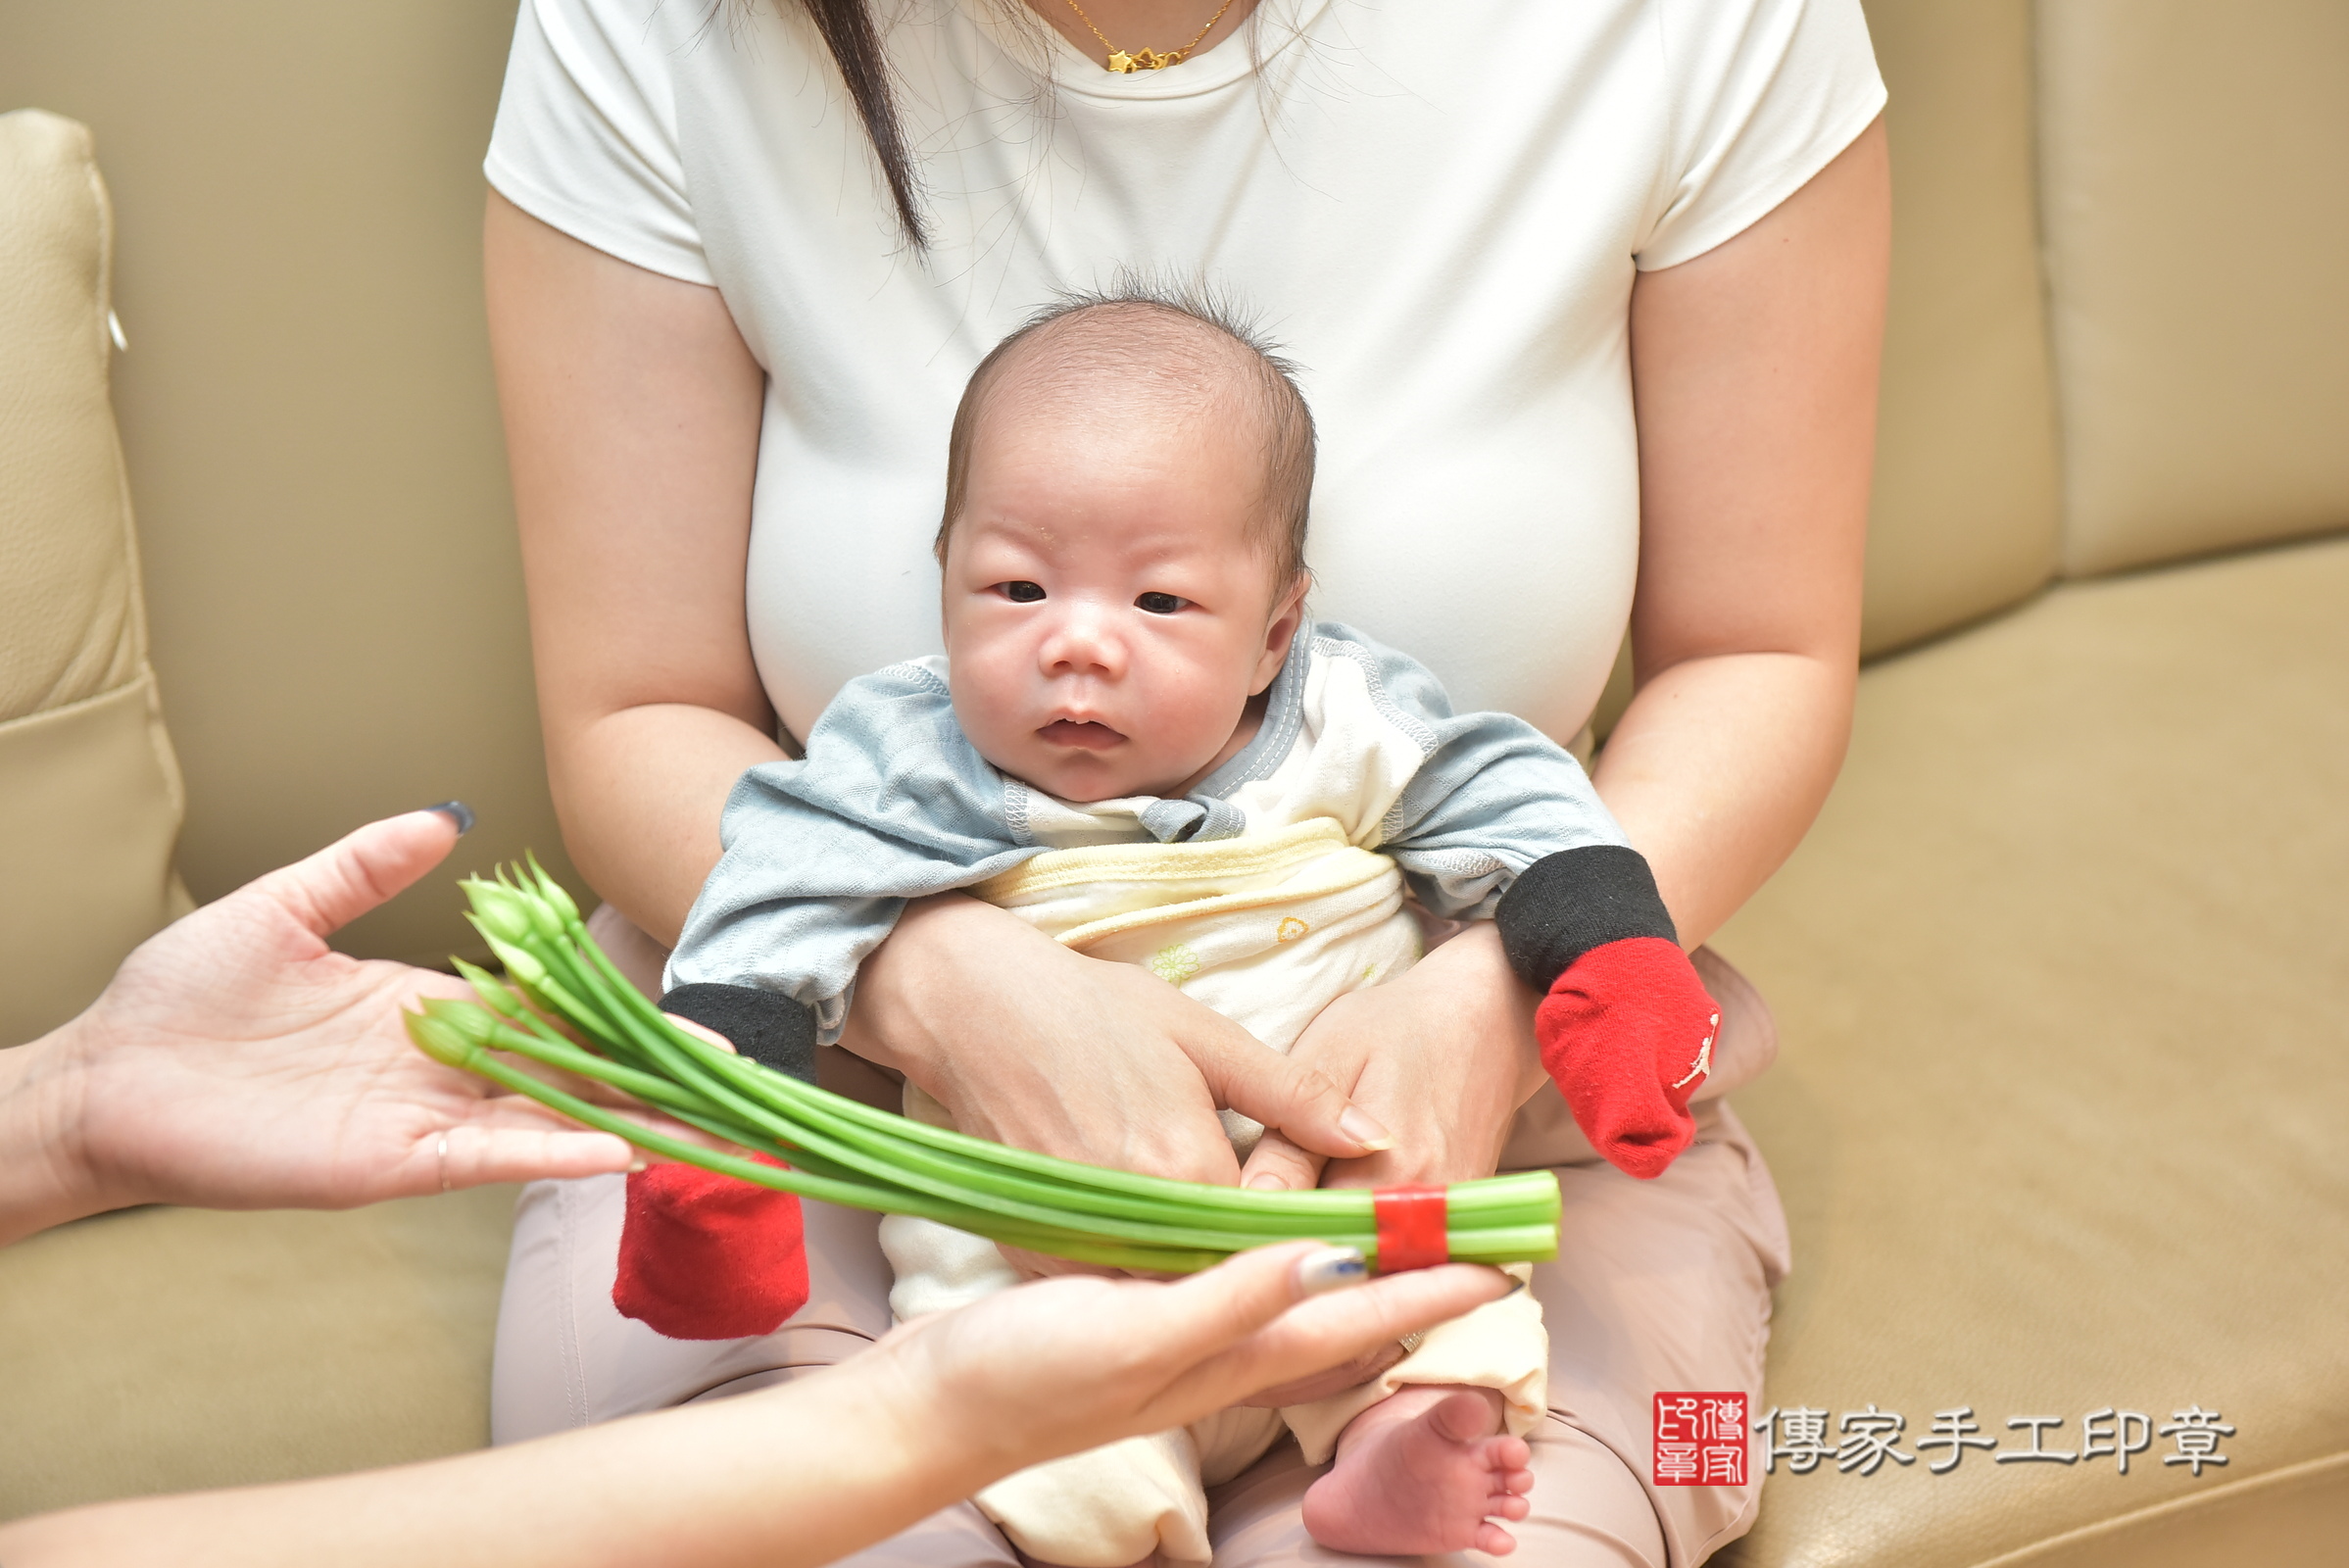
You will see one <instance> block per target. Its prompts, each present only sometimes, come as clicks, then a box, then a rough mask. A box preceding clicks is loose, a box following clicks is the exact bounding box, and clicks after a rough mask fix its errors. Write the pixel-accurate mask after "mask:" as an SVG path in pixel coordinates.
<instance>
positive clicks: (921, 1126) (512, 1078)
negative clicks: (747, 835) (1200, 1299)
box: [407, 858, 1558, 1274]
mask: <svg viewBox="0 0 2349 1568" xmlns="http://www.w3.org/2000/svg"><path fill="white" fill-rule="evenodd" d="M463 885H464V887H465V896H466V897H467V898H468V899H469V900H470V901H471V904H472V912H471V915H470V919H471V920H472V923H473V926H474V928H475V929H476V930H478V931H479V932H480V933H481V935H482V936H483V938H485V939H486V940H487V941H488V943H489V946H490V950H491V951H492V952H493V953H495V954H496V955H497V956H498V958H499V960H500V961H501V962H502V963H503V964H504V965H505V968H506V974H505V978H504V979H503V980H501V979H500V978H498V977H497V976H494V975H492V974H490V973H488V972H487V971H485V970H483V969H481V968H479V967H478V966H476V965H473V964H469V963H466V962H465V961H464V960H462V959H459V960H457V968H458V971H459V972H460V973H461V974H463V975H464V976H465V979H466V980H468V981H470V982H471V983H472V987H473V990H474V991H475V992H476V993H477V994H478V995H479V997H480V999H481V1000H480V1002H479V1003H478V1004H476V1003H470V1002H452V1001H447V1000H444V999H440V998H433V999H430V1000H427V1001H426V1002H425V1003H424V1004H423V1009H424V1010H423V1011H422V1012H420V1013H410V1014H408V1015H407V1021H408V1033H409V1035H410V1037H411V1038H412V1039H414V1040H415V1041H416V1045H417V1046H418V1047H420V1048H421V1049H422V1050H423V1052H424V1053H425V1054H427V1055H429V1056H431V1057H432V1058H433V1059H434V1060H436V1061H441V1062H445V1063H447V1064H448V1065H450V1066H452V1067H461V1068H463V1069H465V1071H467V1072H472V1073H478V1074H479V1075H480V1076H482V1077H484V1078H487V1079H489V1080H491V1081H492V1082H494V1083H497V1084H501V1085H503V1086H505V1087H506V1088H508V1089H510V1090H513V1091H514V1092H515V1093H517V1094H523V1095H527V1096H529V1097H530V1098H531V1099H532V1100H535V1101H537V1102H539V1103H541V1104H544V1105H548V1106H551V1107H552V1108H554V1109H555V1110H558V1111H561V1112H562V1113H563V1115H565V1116H568V1117H570V1118H571V1119H572V1120H574V1121H577V1122H580V1123H582V1124H584V1125H586V1126H589V1127H593V1128H596V1129H598V1130H600V1131H603V1132H609V1133H616V1134H617V1135H618V1136H620V1137H622V1138H624V1139H626V1140H627V1141H628V1142H629V1143H631V1144H634V1145H636V1146H637V1147H638V1148H640V1149H643V1150H645V1151H647V1152H651V1153H654V1154H658V1155H661V1157H663V1158H666V1159H674V1160H682V1161H684V1162H686V1163H688V1164H693V1165H699V1166H701V1167H702V1168H704V1169H705V1170H712V1171H718V1172H721V1173H723V1174H725V1175H728V1176H737V1177H740V1178H741V1179H742V1180H744V1181H747V1182H753V1183H756V1184H758V1185H759V1186H761V1187H768V1188H773V1189H776V1190H778V1191H781V1192H787V1193H797V1194H799V1195H800V1196H801V1197H803V1198H813V1199H819V1200H821V1201H824V1202H827V1203H842V1204H846V1205H848V1206H849V1207H852V1208H864V1209H873V1210H876V1211H878V1212H881V1213H885V1214H911V1215H916V1216H918V1217H920V1218H923V1219H933V1220H937V1221H939V1222H940V1223H942V1224H946V1225H952V1226H954V1228H956V1229H957V1230H964V1231H969V1232H971V1233H972V1234H974V1235H978V1236H984V1237H986V1238H988V1239H989V1240H990V1241H994V1242H999V1243H1002V1244H1003V1245H1004V1246H1007V1247H1021V1248H1026V1249H1028V1250H1031V1251H1038V1252H1050V1253H1052V1255H1054V1256H1056V1257H1065V1258H1070V1259H1073V1260H1075V1261H1078V1262H1084V1263H1098V1264H1102V1265H1106V1266H1109V1267H1113V1268H1131V1269H1151V1270H1157V1271H1161V1272H1165V1273H1172V1274H1187V1273H1192V1272H1195V1271H1197V1270H1199V1269H1202V1268H1207V1267H1210V1266H1211V1265H1213V1264H1215V1263H1218V1262H1220V1261H1222V1260H1223V1259H1224V1258H1226V1257H1229V1256H1230V1255H1231V1254H1232V1253H1234V1252H1237V1251H1241V1250H1245V1249H1248V1248H1250V1247H1260V1246H1263V1245H1265V1244H1266V1243H1269V1242H1281V1241H1293V1240H1298V1239H1310V1240H1315V1241H1322V1242H1330V1243H1335V1244H1338V1245H1342V1246H1346V1247H1353V1248H1358V1249H1360V1250H1361V1251H1362V1253H1363V1255H1364V1256H1365V1257H1367V1258H1369V1259H1371V1260H1372V1262H1373V1263H1374V1265H1375V1263H1376V1260H1377V1255H1378V1225H1377V1220H1376V1218H1375V1215H1374V1212H1373V1195H1372V1194H1371V1193H1370V1192H1369V1191H1368V1190H1366V1189H1361V1188H1340V1189H1322V1190H1318V1191H1314V1192H1264V1191H1259V1190H1255V1189H1244V1188H1239V1187H1214V1186H1207V1185H1204V1184H1201V1183H1197V1182H1180V1181H1169V1180H1166V1179H1165V1178H1163V1177H1157V1176H1142V1175H1136V1174H1134V1173H1133V1172H1130V1171H1120V1170H1108V1169H1104V1168H1102V1167H1100V1166H1096V1165H1083V1164H1078V1163H1075V1162H1073V1161H1070V1160H1065V1159H1055V1158H1053V1157H1052V1156H1051V1155H1049V1154H1039V1153H1034V1152H1030V1151H1028V1150H1024V1149H1012V1148H1009V1147H1007V1146H1005V1145H1002V1144H991V1143H988V1142H986V1141H984V1140H983V1139H977V1138H971V1137H968V1136H966V1135H964V1134H962V1133H957V1132H953V1131H949V1130H947V1129H945V1128H939V1127H932V1126H928V1125H926V1124H925V1123H922V1122H917V1121H912V1120H909V1119H908V1118H906V1117H904V1116H899V1115H893V1114H892V1113H890V1112H888V1111H884V1110H876V1109H874V1108H873V1107H871V1106H869V1105H866V1104H864V1103H861V1102H858V1101H854V1100H849V1099H846V1098H844V1097H842V1096H839V1095H835V1094H831V1093H829V1092H827V1091H825V1090H822V1089H818V1088H816V1087H814V1086H813V1085H810V1084H806V1083H803V1082H801V1081H800V1080H799V1079H797V1078H794V1077H792V1076H790V1075H789V1074H788V1073H782V1072H777V1071H775V1070H774V1069H772V1068H770V1067H767V1066H765V1065H763V1064H761V1063H759V1062H757V1061H753V1060H751V1059H750V1058H748V1057H745V1056H741V1055H737V1054H733V1053H730V1052H728V1051H726V1050H724V1049H722V1048H720V1047H718V1046H716V1045H714V1044H712V1043H711V1042H710V1041H709V1040H708V1039H705V1038H704V1037H702V1036H701V1035H698V1034H696V1033H694V1032H693V1031H692V1030H689V1029H686V1028H683V1027H681V1026H680V1025H679V1024H678V1023H677V1021H676V1020H675V1019H673V1018H671V1017H669V1016H668V1015H667V1014H665V1013H663V1012H662V1011H661V1009H660V1008H659V1007H658V1006H656V1005H654V1004H653V1003H652V1002H651V1001H650V1000H648V999H647V998H646V996H645V995H644V993H643V992H641V991H639V990H637V989H636V987H635V986H633V985H631V984H630V983H629V982H628V981H627V980H626V979H624V978H622V976H621V975H620V972H619V970H618V969H616V968H615V967H613V965H612V960H611V959H610V958H609V957H607V956H605V955H604V953H603V950H601V949H600V948H598V947H597V946H596V944H595V942H594V940H593V939H592V938H591V937H589V936H588V934H587V928H586V926H585V924H584V923H583V922H582V921H581V919H580V917H579V907H578V906H577V905H576V904H575V903H573V902H572V900H571V897H570V895H569V894H567V893H565V892H564V891H563V888H562V886H561V885H560V884H559V883H557V882H556V881H555V880H554V879H553V878H552V877H550V876H548V875H547V873H546V872H545V870H544V869H542V868H541V867H540V866H539V864H538V862H537V861H536V859H535V858H533V859H532V860H531V861H530V863H529V864H528V865H527V866H519V865H517V866H514V867H511V868H509V869H501V870H500V871H499V872H498V874H497V879H496V880H494V881H485V880H483V879H481V878H478V877H472V878H467V879H466V880H465V883H464V884H463ZM558 1023H560V1024H562V1025H563V1026H565V1027H566V1028H567V1029H568V1031H569V1033H568V1034H566V1033H564V1032H563V1029H559V1028H557V1027H556V1025H557V1024H558ZM514 1057H519V1058H522V1059H523V1060H524V1061H528V1062H533V1063H537V1064H538V1065H540V1066H544V1067H553V1068H557V1069H559V1070H561V1071H563V1072H566V1073H572V1074H576V1075H577V1076H578V1077H581V1078H587V1079H592V1080H594V1081H596V1082H598V1083H601V1084H604V1085H607V1086H609V1087H610V1088H612V1089H616V1090H618V1091H620V1092H621V1093H622V1094H624V1095H627V1096H629V1097H631V1098H633V1099H634V1100H636V1101H638V1102H641V1103H643V1104H644V1105H646V1106H649V1107H652V1108H653V1109H655V1110H658V1111H659V1112H661V1114H663V1115H665V1116H668V1117H670V1118H673V1119H674V1120H675V1121H676V1122H679V1123H682V1124H684V1125H685V1126H688V1127H692V1128H695V1129H697V1130H698V1131H700V1132H702V1133H704V1134H707V1135H708V1136H709V1137H710V1139H713V1140H715V1141H717V1142H718V1143H720V1144H722V1145H725V1146H727V1147H726V1148H723V1149H712V1148H710V1147H708V1146H706V1145H705V1144H703V1143H702V1142H699V1141H696V1140H692V1139H686V1138H680V1137H677V1136H675V1135H674V1134H673V1133H671V1132H667V1131H663V1130H662V1129H661V1128H659V1127H655V1126H649V1125H647V1124H646V1123H645V1122H643V1121H640V1120H637V1119H636V1118H635V1117H633V1116H630V1115H627V1114H624V1113H623V1112H622V1111H620V1110H617V1109H614V1108H613V1107H612V1106H610V1105H606V1104H601V1103H595V1102H593V1101H590V1100H586V1099H583V1098H581V1097H580V1096H578V1095H575V1094H571V1093H568V1092H566V1091H565V1090H563V1089H561V1088H558V1087H556V1086H555V1085H553V1084H550V1083H548V1082H547V1081H546V1080H545V1079H543V1078H541V1077H539V1076H537V1075H536V1074H534V1073H532V1072H530V1071H528V1070H527V1069H526V1068H525V1067H523V1066H522V1065H521V1064H519V1063H518V1062H516V1061H514V1059H512V1058H514ZM1445 1197H1446V1204H1445V1219H1446V1226H1447V1233H1446V1240H1447V1242H1448V1243H1449V1248H1450V1253H1451V1257H1452V1259H1453V1260H1454V1261H1455V1262H1473V1263H1514V1262H1526V1261H1537V1262H1538V1261H1542V1260H1543V1259H1547V1258H1551V1257H1555V1256H1556V1255H1557V1250H1558V1187H1557V1182H1556V1180H1555V1179H1554V1178H1553V1177H1551V1176H1550V1175H1549V1174H1548V1173H1546V1172H1542V1171H1532V1172H1526V1173H1524V1174H1519V1175H1510V1176H1495V1177H1492V1178H1490V1179H1488V1180H1484V1181H1473V1182H1461V1183H1458V1184H1456V1185H1454V1186H1452V1187H1450V1188H1448V1189H1447V1190H1446V1193H1445Z"/></svg>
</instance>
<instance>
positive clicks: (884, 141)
mask: <svg viewBox="0 0 2349 1568" xmlns="http://www.w3.org/2000/svg"><path fill="white" fill-rule="evenodd" d="M800 5H801V7H802V9H804V10H805V11H806V12H807V20H808V21H810V22H812V23H814V24H815V30H816V31H817V33H819V34H820V35H822V37H823V40H824V47H825V48H826V49H828V50H830V51H831V53H832V64H833V65H834V66H836V67H838V68H839V70H840V79H841V80H842V81H843V82H845V83H846V84H847V86H848V89H849V101H850V102H851V103H854V104H855V105H856V118H857V119H858V120H861V121H863V122H864V134H865V136H866V137H867V138H868V139H869V140H870V141H871V142H872V144H873V156H874V157H876V158H878V159H880V161H881V177H882V178H883V179H885V180H887V181H888V183H889V199H890V201H891V203H892V204H894V205H895V206H896V208H897V211H898V227H899V228H900V229H902V230H903V231H904V232H905V241H906V243H907V244H909V245H911V246H912V247H913V248H914V249H915V250H917V251H919V250H928V249H929V248H930V222H929V219H928V218H927V217H926V216H924V214H923V212H922V194H921V177H920V176H919V175H918V174H916V173H915V172H914V170H913V157H912V155H911V154H910V153H909V152H908V151H907V150H906V148H905V123H904V122H903V121H901V120H900V119H899V118H898V101H897V94H896V92H895V91H894V90H892V88H891V87H890V84H889V57H888V55H887V54H885V53H884V52H883V50H882V48H881V30H880V29H879V28H878V27H876V26H874V25H873V14H872V11H871V10H870V8H869V7H867V6H866V4H865V0H800Z"/></svg>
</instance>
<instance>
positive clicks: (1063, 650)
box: [1038, 606, 1125, 678]
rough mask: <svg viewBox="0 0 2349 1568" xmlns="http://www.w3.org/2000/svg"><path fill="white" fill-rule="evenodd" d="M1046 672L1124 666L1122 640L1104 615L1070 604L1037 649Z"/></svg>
mask: <svg viewBox="0 0 2349 1568" xmlns="http://www.w3.org/2000/svg"><path fill="white" fill-rule="evenodd" d="M1038 652H1039V653H1041V654H1042V656H1043V663H1044V668H1045V672H1046V673H1047V674H1054V675H1058V674H1080V675H1106V676H1109V677H1111V678H1115V677H1116V676H1117V675H1118V674H1119V673H1120V672H1122V671H1123V670H1124V668H1125V643H1124V640H1123V639H1122V638H1120V637H1119V636H1118V635H1117V633H1116V629H1115V628H1114V627H1113V626H1111V625H1110V624H1109V623H1108V619H1107V617H1106V616H1103V615H1101V614H1098V613H1094V612H1092V611H1090V610H1088V609H1086V608H1084V607H1081V606H1080V607H1072V608H1071V609H1070V610H1069V611H1068V612H1067V613H1063V614H1061V615H1060V616H1058V617H1056V618H1055V620H1054V621H1053V624H1052V631H1051V632H1050V633H1049V634H1047V636H1046V637H1045V640H1044V644H1043V646H1042V647H1041V648H1040V649H1039V650H1038Z"/></svg>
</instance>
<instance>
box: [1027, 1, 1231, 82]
mask: <svg viewBox="0 0 2349 1568" xmlns="http://www.w3.org/2000/svg"><path fill="white" fill-rule="evenodd" d="M1068 9H1069V10H1071V11H1073V12H1075V13H1076V14H1077V20H1078V21H1079V22H1082V23H1083V24H1085V30H1086V31H1087V32H1090V33H1092V34H1093V35H1094V36H1095V37H1096V38H1101V47H1102V48H1103V49H1106V50H1108V51H1109V67H1108V69H1109V70H1111V71H1113V72H1115V73H1118V74H1119V75H1121V76H1122V75H1124V74H1125V73H1128V72H1133V71H1164V70H1165V69H1166V68H1167V67H1168V66H1179V65H1181V64H1182V63H1183V62H1184V61H1185V60H1188V59H1190V58H1191V51H1192V50H1194V49H1197V48H1198V47H1199V40H1200V39H1201V38H1204V37H1205V36H1206V35H1207V34H1208V33H1210V32H1213V31H1214V30H1215V25H1216V24H1217V23H1219V22H1221V21H1222V20H1223V14H1224V13H1225V12H1227V11H1229V10H1231V9H1232V0H1223V4H1222V5H1219V6H1217V7H1216V8H1215V15H1213V16H1211V17H1209V18H1208V19H1207V25H1205V26H1203V27H1201V28H1199V31H1198V32H1196V33H1193V34H1192V35H1191V41H1190V42H1189V43H1187V44H1185V45H1183V47H1182V48H1180V49H1177V50H1176V51H1175V52H1174V53H1172V54H1160V53H1159V52H1158V51H1157V50H1155V49H1137V50H1135V51H1134V52H1133V53H1132V54H1127V53H1126V52H1125V51H1124V50H1123V49H1120V48H1118V47H1117V45H1115V44H1113V43H1111V42H1110V41H1109V40H1108V39H1107V38H1104V37H1101V28H1099V27H1097V26H1095V25H1093V19H1092V18H1091V17H1089V16H1087V15H1085V8H1084V7H1083V6H1081V5H1078V4H1077V0H1068Z"/></svg>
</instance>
